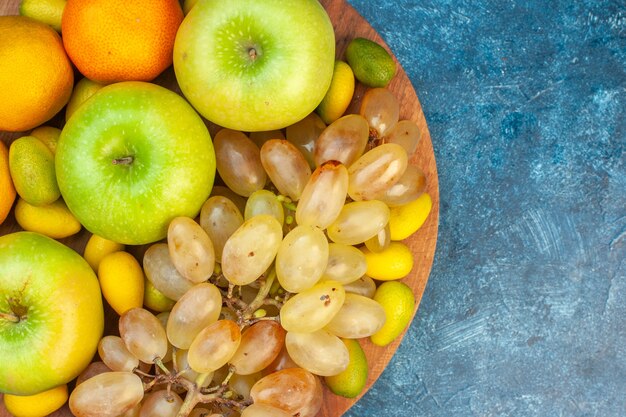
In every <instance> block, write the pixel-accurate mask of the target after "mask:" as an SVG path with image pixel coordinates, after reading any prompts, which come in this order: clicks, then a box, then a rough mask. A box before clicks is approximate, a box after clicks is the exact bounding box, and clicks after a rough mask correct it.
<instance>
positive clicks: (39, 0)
mask: <svg viewBox="0 0 626 417" xmlns="http://www.w3.org/2000/svg"><path fill="white" fill-rule="evenodd" d="M66 2H67V0H22V1H21V3H20V15H22V16H27V17H32V18H33V19H35V20H38V21H40V22H42V23H45V24H46V25H48V26H51V27H52V28H53V29H54V30H56V31H57V32H61V17H62V16H63V9H64V8H65V3H66Z"/></svg>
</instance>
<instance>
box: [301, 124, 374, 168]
mask: <svg viewBox="0 0 626 417" xmlns="http://www.w3.org/2000/svg"><path fill="white" fill-rule="evenodd" d="M368 138H369V126H368V125H367V120H365V118H364V117H363V116H361V115H358V114H349V115H347V116H343V117H341V118H339V119H337V120H335V121H334V122H332V123H331V124H330V125H328V127H326V129H324V131H323V132H322V134H321V135H320V136H319V138H317V140H316V141H315V150H314V154H313V157H314V159H315V164H316V165H317V166H320V165H321V164H323V163H324V162H326V161H339V162H341V163H342V164H344V165H345V166H347V167H349V166H350V165H352V164H353V163H354V162H356V160H357V159H359V157H360V156H361V155H363V152H365V147H366V146H367V140H368Z"/></svg>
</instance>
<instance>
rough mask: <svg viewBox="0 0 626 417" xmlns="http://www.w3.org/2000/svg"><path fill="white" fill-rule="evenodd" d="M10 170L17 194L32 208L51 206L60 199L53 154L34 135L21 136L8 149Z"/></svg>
mask: <svg viewBox="0 0 626 417" xmlns="http://www.w3.org/2000/svg"><path fill="white" fill-rule="evenodd" d="M9 170H10V171H11V178H13V184H14V185H15V190H16V191H17V193H18V194H19V195H20V197H22V198H23V199H24V200H26V201H27V202H28V203H30V204H32V205H34V206H43V205H46V204H50V203H52V202H53V201H55V200H57V199H58V198H59V197H60V196H61V191H59V185H58V184H57V177H56V171H55V167H54V155H53V154H52V152H51V151H50V149H48V147H47V146H46V145H45V144H44V143H43V142H42V141H40V140H39V139H37V138H36V137H34V136H22V137H21V138H19V139H17V140H15V141H14V142H13V143H12V144H11V147H10V148H9Z"/></svg>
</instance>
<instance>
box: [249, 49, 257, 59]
mask: <svg viewBox="0 0 626 417" xmlns="http://www.w3.org/2000/svg"><path fill="white" fill-rule="evenodd" d="M248 56H249V57H250V59H251V60H253V61H255V60H256V56H257V54H256V49H254V48H250V49H248Z"/></svg>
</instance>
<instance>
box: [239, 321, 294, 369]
mask: <svg viewBox="0 0 626 417" xmlns="http://www.w3.org/2000/svg"><path fill="white" fill-rule="evenodd" d="M284 344H285V330H284V329H283V328H282V326H281V325H280V324H279V323H278V322H275V321H259V322H257V323H255V324H253V325H252V326H250V327H248V328H247V329H246V330H245V331H244V332H243V333H242V335H241V343H240V344H239V348H238V349H237V352H235V355H234V356H233V357H232V358H231V359H230V361H229V363H230V364H231V365H233V366H234V367H235V372H236V373H237V374H238V375H251V374H254V373H256V372H259V371H261V370H263V369H265V368H266V367H267V366H268V365H269V364H270V363H272V361H273V360H274V359H276V357H277V356H278V354H279V353H280V351H281V349H282V348H283V346H284Z"/></svg>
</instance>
